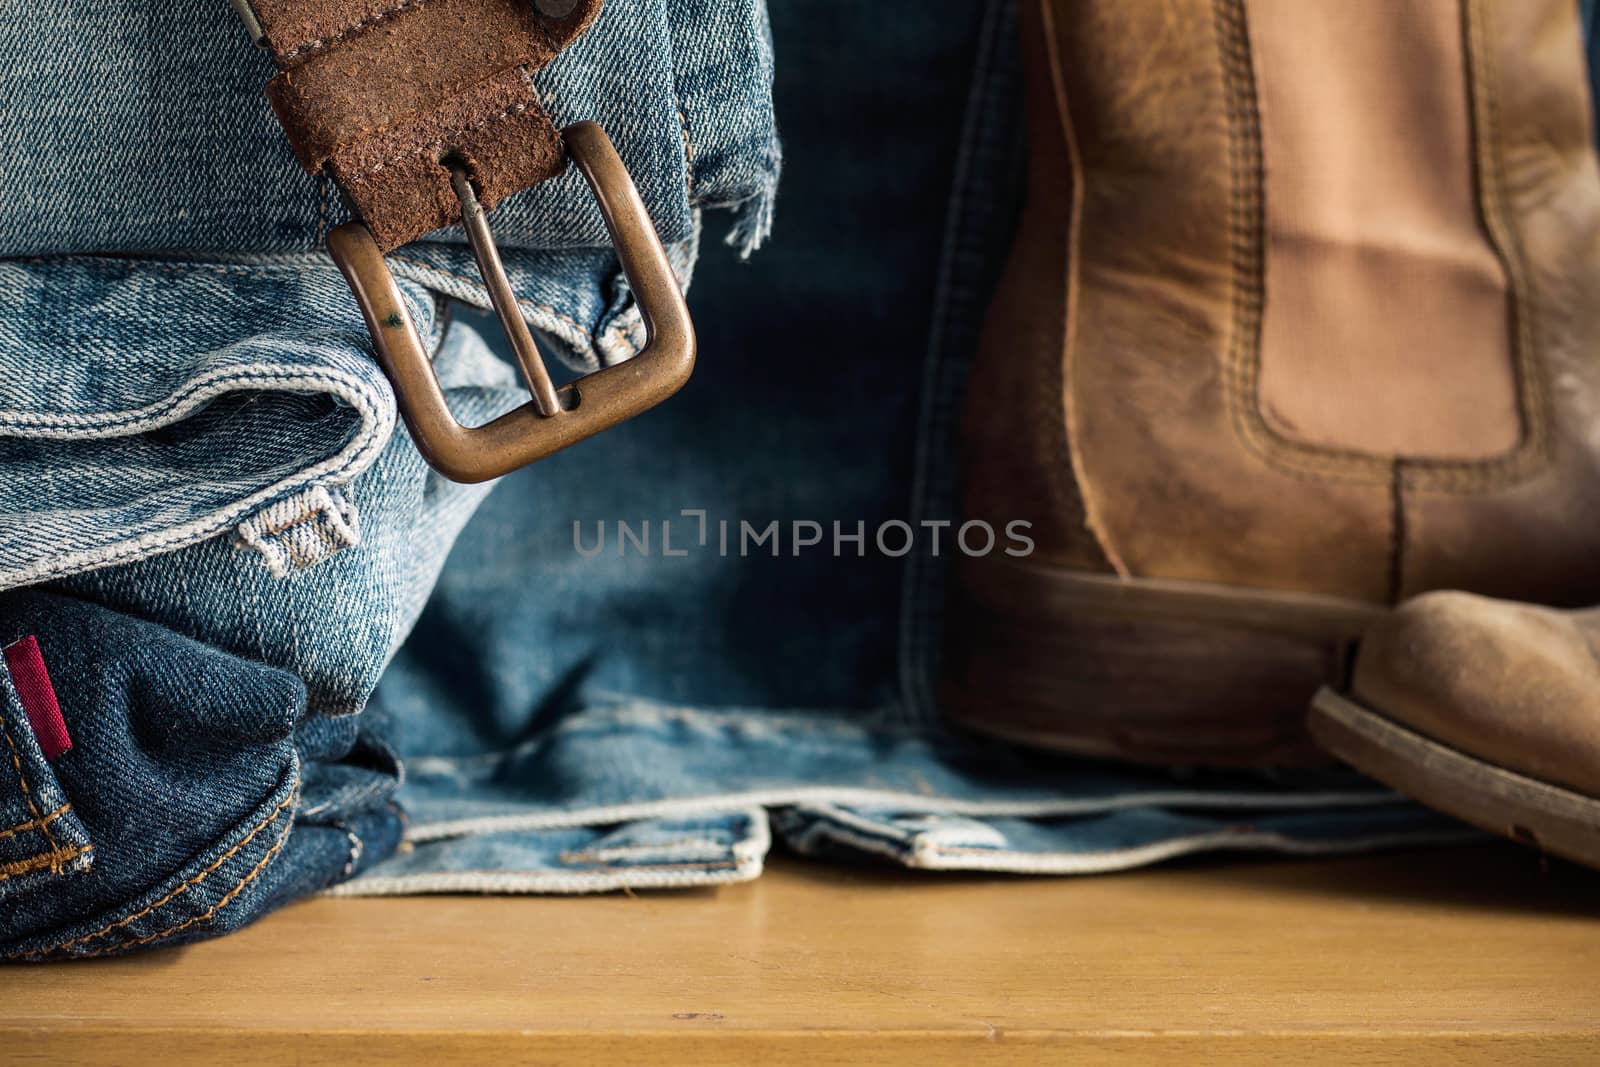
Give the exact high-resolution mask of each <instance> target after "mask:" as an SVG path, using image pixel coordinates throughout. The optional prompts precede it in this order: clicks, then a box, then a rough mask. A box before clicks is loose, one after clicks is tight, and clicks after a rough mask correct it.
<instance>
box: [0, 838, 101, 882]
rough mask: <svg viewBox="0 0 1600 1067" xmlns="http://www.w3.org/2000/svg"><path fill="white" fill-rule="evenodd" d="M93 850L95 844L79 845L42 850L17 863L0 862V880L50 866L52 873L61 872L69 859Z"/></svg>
mask: <svg viewBox="0 0 1600 1067" xmlns="http://www.w3.org/2000/svg"><path fill="white" fill-rule="evenodd" d="M93 851H94V846H93V845H79V846H78V847H77V848H69V849H65V850H63V849H55V850H53V851H51V852H41V853H39V855H37V856H34V857H32V858H31V859H25V860H17V861H16V862H15V863H7V864H0V882H3V881H5V880H6V879H7V878H15V877H16V876H17V875H21V874H31V873H33V872H34V871H37V870H42V869H44V868H46V867H48V868H50V872H51V873H52V874H60V873H61V871H62V869H63V868H65V867H66V865H67V861H68V860H74V859H77V858H78V857H79V856H81V855H83V854H84V853H86V852H93Z"/></svg>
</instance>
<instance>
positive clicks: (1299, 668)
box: [942, 559, 1385, 767]
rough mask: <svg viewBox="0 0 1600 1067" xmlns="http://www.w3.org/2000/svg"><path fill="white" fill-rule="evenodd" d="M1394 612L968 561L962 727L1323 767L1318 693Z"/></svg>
mask: <svg viewBox="0 0 1600 1067" xmlns="http://www.w3.org/2000/svg"><path fill="white" fill-rule="evenodd" d="M1384 610H1385V609H1384V608H1382V607H1379V606H1376V605H1371V604H1365V603H1362V602H1359V601H1348V600H1341V599H1337V598H1332V597H1320V596H1311V595H1300V594H1292V593H1270V592H1269V593H1259V592H1241V591H1239V590H1237V589H1232V588H1226V587H1221V586H1210V585H1205V584H1202V583H1188V582H1174V581H1161V580H1149V579H1121V578H1115V577H1108V576H1101V575H1092V574H1084V573H1080V572H1073V571H1067V570H1064V569H1061V568H1056V567H1051V566H1049V565H1047V564H1038V563H1032V562H1023V561H1017V560H1004V559H975V560H963V561H962V565H961V566H960V567H959V568H958V571H957V574H956V575H955V576H954V577H953V584H952V592H951V599H950V604H949V609H948V611H947V615H946V618H947V623H946V640H945V670H944V677H945V681H944V688H943V693H942V695H943V698H944V705H945V708H946V713H947V715H948V717H949V718H950V719H951V720H952V721H954V722H955V723H957V724H959V725H961V726H963V727H967V728H970V729H973V730H977V731H980V732H982V733H986V734H991V735H994V736H997V737H1001V738H1005V739H1007V740H1011V741H1016V742H1020V743H1022V744H1027V745H1033V746H1037V747H1043V748H1049V749H1056V750H1060V751H1064V752H1071V753H1076V754H1080V755H1086V756H1097V757H1105V758H1111V759H1122V760H1131V761H1135V762H1140V763H1161V764H1184V765H1190V764H1203V765H1207V766H1217V767H1262V766H1308V765H1309V766H1314V765H1320V764H1326V763H1328V762H1329V759H1328V757H1327V756H1326V755H1324V754H1322V753H1321V752H1320V750H1318V748H1317V747H1316V745H1315V744H1314V743H1313V742H1312V740H1311V738H1310V736H1309V735H1308V734H1307V733H1306V729H1305V725H1304V723H1305V714H1306V706H1307V704H1308V703H1309V702H1310V700H1311V697H1312V696H1313V695H1314V694H1315V693H1316V692H1317V689H1318V688H1319V687H1320V686H1322V685H1325V684H1331V685H1337V684H1339V683H1340V682H1341V681H1342V680H1343V678H1344V675H1345V674H1346V673H1347V671H1348V667H1349V664H1350V662H1351V659H1352V657H1353V655H1354V647H1355V639H1356V638H1357V637H1358V636H1359V635H1360V633H1361V631H1362V629H1363V628H1364V627H1365V625H1366V624H1367V623H1368V622H1370V621H1371V620H1372V619H1373V618H1374V617H1375V616H1376V615H1378V614H1380V613H1382V612H1383V611H1384Z"/></svg>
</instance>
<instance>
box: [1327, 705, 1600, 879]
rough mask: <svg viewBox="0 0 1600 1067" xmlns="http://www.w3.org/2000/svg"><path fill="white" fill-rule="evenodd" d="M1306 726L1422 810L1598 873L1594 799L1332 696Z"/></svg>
mask: <svg viewBox="0 0 1600 1067" xmlns="http://www.w3.org/2000/svg"><path fill="white" fill-rule="evenodd" d="M1307 718H1308V726H1309V728H1310V731H1311V734H1312V736H1313V737H1315V738H1316V740H1317V741H1318V743H1320V744H1321V745H1322V746H1323V747H1324V748H1326V749H1327V750H1328V751H1329V752H1330V753H1332V754H1333V755H1335V756H1337V757H1339V758H1340V759H1342V760H1344V761H1345V762H1346V763H1349V764H1351V765H1352V766H1354V767H1356V768H1358V769H1359V770H1361V771H1363V772H1365V773H1367V774H1369V775H1371V776H1372V777H1374V778H1376V779H1377V780H1378V781H1380V782H1383V783H1384V784H1385V785H1388V786H1390V787H1391V788H1393V789H1395V790H1397V791H1398V792H1401V793H1404V794H1405V795H1406V796H1408V797H1411V798H1412V799H1414V800H1418V801H1421V802H1422V803H1423V804H1426V805H1427V806H1428V807H1430V808H1433V809H1435V810H1437V811H1442V812H1444V813H1445V814H1447V815H1453V816H1455V817H1456V818H1458V819H1461V820H1463V821H1464V822H1469V823H1471V824H1472V825H1474V826H1477V827H1479V828H1481V829H1484V830H1488V831H1489V832H1490V833H1495V834H1503V835H1504V836H1506V837H1509V838H1511V839H1512V840H1514V841H1520V842H1522V843H1523V844H1526V845H1531V846H1533V847H1534V848H1538V849H1542V850H1543V851H1545V852H1549V853H1552V854H1553V855H1557V856H1563V857H1565V858H1567V859H1570V860H1576V861H1577V862H1579V863H1582V864H1586V865H1587V866H1590V867H1600V799H1596V798H1594V797H1590V796H1586V795H1585V794H1582V793H1575V792H1573V791H1572V790H1570V789H1564V788H1562V787H1561V786H1556V785H1551V784H1549V783H1548V782H1541V781H1539V780H1538V779H1536V778H1529V777H1527V776H1526V775H1522V774H1518V773H1516V772H1515V771H1508V770H1506V769H1505V768H1504V767H1497V766H1495V765H1494V764H1492V763H1486V762H1484V761H1483V760H1481V759H1478V758H1477V757H1475V756H1469V755H1467V754H1466V753H1464V752H1461V751H1460V750H1458V749H1454V748H1450V747H1449V746H1447V745H1441V744H1440V743H1439V742H1437V741H1433V740H1430V739H1429V738H1427V737H1424V736H1423V735H1422V734H1419V733H1417V732H1416V731H1414V730H1411V729H1409V728H1407V727H1405V726H1401V725H1400V724H1399V723H1397V722H1395V721H1394V720H1393V719H1390V718H1387V717H1385V716H1383V715H1380V714H1378V713H1377V712H1375V711H1372V710H1370V709H1368V708H1366V707H1364V706H1362V705H1361V704H1358V703H1356V702H1355V701H1353V700H1351V699H1350V698H1349V697H1346V696H1342V695H1341V694H1339V693H1336V692H1334V691H1333V690H1332V689H1324V690H1322V691H1321V692H1319V693H1318V694H1317V696H1316V699H1315V700H1314V701H1313V702H1312V705H1311V712H1310V714H1309V716H1308V717H1307Z"/></svg>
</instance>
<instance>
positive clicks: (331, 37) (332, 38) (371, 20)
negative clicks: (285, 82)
mask: <svg viewBox="0 0 1600 1067" xmlns="http://www.w3.org/2000/svg"><path fill="white" fill-rule="evenodd" d="M424 3H427V0H400V3H398V4H396V5H395V6H393V7H391V8H387V9H385V10H383V11H380V12H378V13H377V14H375V15H368V16H367V17H366V18H363V19H361V20H360V21H359V22H352V23H351V24H350V25H348V26H346V27H345V28H344V29H342V30H340V31H338V32H337V33H330V34H328V35H327V36H326V37H318V38H317V39H316V40H314V41H307V42H305V43H304V44H300V45H296V46H295V47H293V48H291V49H289V51H287V52H285V53H283V54H282V55H281V56H279V57H278V63H279V64H280V65H281V64H287V63H288V62H289V61H290V60H292V59H294V58H295V57H296V56H298V55H300V54H301V53H303V52H315V51H317V50H318V49H320V48H322V47H323V46H324V45H330V44H338V43H339V42H340V41H343V40H346V39H347V38H350V37H354V36H355V35H356V34H358V33H360V32H361V31H363V30H365V29H367V28H369V27H371V26H375V25H377V24H378V23H380V22H383V21H384V20H385V19H390V18H393V17H394V16H395V15H398V14H399V13H400V12H402V11H404V10H405V9H406V8H408V7H416V6H417V5H418V4H424ZM267 36H268V37H269V38H270V37H271V36H272V33H271V31H270V30H269V31H268V33H267Z"/></svg>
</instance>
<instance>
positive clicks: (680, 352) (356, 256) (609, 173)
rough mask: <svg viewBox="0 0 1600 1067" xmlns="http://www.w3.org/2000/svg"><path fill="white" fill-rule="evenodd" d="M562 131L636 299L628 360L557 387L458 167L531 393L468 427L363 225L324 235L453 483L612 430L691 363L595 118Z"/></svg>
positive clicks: (424, 444) (653, 247) (657, 249)
mask: <svg viewBox="0 0 1600 1067" xmlns="http://www.w3.org/2000/svg"><path fill="white" fill-rule="evenodd" d="M561 137H562V140H563V141H564V142H565V144H566V148H567V154H568V155H569V156H570V157H571V159H572V161H573V162H574V163H576V164H577V165H578V170H579V171H581V172H582V173H583V177H584V179H585V180H586V181H587V182H588V183H589V189H590V190H591V191H592V192H593V193H594V197H595V200H596V202H598V203H599V205H600V214H601V215H602V216H604V218H605V222H606V229H607V230H609V231H610V233H611V242H612V244H613V245H614V246H615V247H616V250H617V258H618V260H620V261H621V263H622V273H623V274H624V275H626V277H627V279H628V286H629V287H630V288H631V289H632V290H633V295H634V299H635V300H637V301H638V303H639V312H640V315H641V317H642V318H643V319H644V327H645V346H644V348H643V349H642V350H641V351H640V352H639V354H638V355H636V356H634V357H633V358H632V359H630V360H628V361H627V362H625V363H621V364H618V365H617V366H614V367H607V368H606V369H605V370H601V371H596V372H595V373H593V374H590V375H588V376H587V377H584V378H580V379H579V380H578V381H576V382H573V383H572V384H570V385H567V386H563V387H562V388H560V389H557V388H556V387H555V386H554V385H553V384H552V383H551V380H550V374H549V372H548V371H547V370H546V369H545V366H544V363H543V361H542V360H541V359H540V358H539V350H538V348H537V347H536V346H535V344H534V341H533V335H532V334H531V333H530V332H529V331H528V324H527V323H526V322H524V321H523V318H522V313H521V311H520V310H519V309H518V307H517V298H516V295H515V294H514V293H513V292H512V290H511V284H510V282H509V281H508V280H507V279H506V272H505V268H504V267H503V266H502V265H501V263H500V254H499V252H498V251H496V249H495V245H494V238H493V236H492V235H491V234H490V232H489V225H488V223H487V222H486V221H485V219H484V209H483V205H482V204H480V203H479V202H478V198H477V194H476V193H474V192H473V189H472V185H471V183H470V182H469V181H468V180H467V177H466V175H465V173H463V172H462V171H460V170H455V171H454V172H453V179H454V184H455V191H456V196H457V197H458V198H460V200H461V215H462V219H463V221H464V223H465V225H466V230H467V238H468V240H469V241H470V242H471V244H472V251H473V254H474V255H475V256H476V257H477V260H478V269H479V272H480V273H481V274H482V276H483V280H484V284H485V286H486V287H487V288H488V290H489V297H490V299H491V300H492V301H493V303H494V309H495V313H496V314H497V315H498V316H499V319H500V324H501V327H502V328H503V329H504V330H505V331H506V334H507V335H508V336H509V338H510V340H511V346H512V349H513V350H514V351H515V353H516V357H517V362H518V363H519V364H521V367H522V373H523V377H524V379H525V380H526V382H527V384H528V388H529V391H530V392H531V393H532V394H533V401H532V402H531V403H528V404H524V405H523V406H522V407H520V408H518V409H516V410H515V411H511V412H508V413H506V414H504V415H502V416H500V417H499V418H498V419H495V420H494V421H493V422H491V423H489V424H488V425H486V426H480V427H477V428H475V429H468V428H467V427H465V426H463V425H461V423H459V422H457V421H456V418H455V416H454V415H452V414H451V413H450V409H449V407H448V406H447V405H446V404H445V399H444V392H443V390H441V389H440V388H439V380H438V379H437V378H436V377H434V374H433V367H432V364H430V363H429V361H428V354H427V351H426V350H425V349H424V348H423V345H422V339H421V338H420V337H418V336H417V330H416V327H415V326H414V325H413V324H412V322H411V316H410V315H409V314H407V312H406V306H405V301H404V300H403V299H401V296H400V289H399V287H398V286H397V285H396V284H395V281H394V276H393V275H392V274H390V272H389V267H388V264H386V263H385V262H384V259H383V253H382V252H380V251H379V250H378V246H377V243H376V242H375V241H373V239H372V234H371V233H370V232H369V231H368V230H367V227H366V225H365V224H364V223H360V222H350V223H346V224H344V225H343V226H339V227H336V228H335V229H334V230H333V231H332V232H331V233H329V234H328V252H329V253H330V254H331V255H332V256H333V261H334V262H335V263H337V264H338V265H339V270H340V271H341V272H342V273H343V274H344V276H345V280H346V281H348V282H349V283H350V289H351V291H352V292H353V293H355V297H356V302H357V303H358V304H360V305H361V314H362V315H363V316H364V317H365V318H366V320H367V329H368V331H369V332H370V333H371V334H372V343H373V346H374V347H375V348H376V349H377V353H378V362H379V363H380V364H381V365H382V366H383V369H384V372H385V373H386V374H388V376H389V380H390V382H392V383H393V385H394V392H395V398H396V400H397V401H398V403H399V406H400V414H401V415H402V416H403V417H404V418H405V420H406V425H407V426H408V427H410V428H411V437H412V439H413V440H414V441H415V442H416V444H417V450H418V451H420V452H421V453H422V456H423V458H424V459H426V460H427V461H428V463H429V464H430V465H431V466H432V467H433V468H434V469H435V470H437V471H439V473H441V474H443V475H444V476H445V477H447V478H450V479H452V480H453V481H457V482H482V481H487V480H489V479H490V478H498V477H500V476H501V475H502V474H507V473H509V472H511V471H514V470H516V469H517V468H519V467H524V466H527V465H528V464H529V463H532V462H534V461H535V460H538V459H542V458H544V457H545V456H548V455H550V454H551V453H552V452H556V451H559V450H560V449H563V448H566V447H567V446H568V445H572V444H576V443H577V442H579V441H581V440H583V439H584V438H586V437H590V436H593V435H594V434H597V433H599V432H600V431H602V430H606V429H609V428H610V427H612V426H615V425H616V424H617V423H619V422H623V421H625V420H627V419H630V418H632V417H633V416H635V415H637V414H639V413H640V412H642V411H645V410H647V409H649V408H652V407H654V406H655V405H657V404H659V403H661V401H663V400H665V399H666V398H667V397H669V396H671V395H672V394H673V393H675V392H677V391H678V389H679V388H681V387H682V386H683V383H684V382H686V381H688V379H689V373H690V371H692V370H693V369H694V354H695V339H694V325H693V323H691V322H690V320H689V308H688V306H687V305H686V304H685V303H684V300H683V291H682V290H681V289H680V288H679V287H678V280H677V278H676V277H675V276H674V275H673V273H672V267H671V265H670V264H668V262H667V254H666V251H665V250H664V249H663V248H662V247H661V240H660V238H658V237H657V236H656V231H655V227H654V225H652V224H651V222H650V215H649V213H648V212H646V211H645V207H644V202H643V201H641V200H640V199H639V192H638V190H637V189H635V188H634V185H633V179H632V178H630V177H629V176H628V170H627V168H626V167H625V166H624V165H623V163H622V160H621V158H620V157H618V155H617V150H616V149H615V148H614V147H613V146H612V144H611V139H610V138H608V137H607V136H606V134H605V131H604V130H602V129H601V128H600V127H599V126H597V125H595V124H594V123H592V122H580V123H577V124H576V125H573V126H569V127H567V129H566V130H564V131H563V132H562V135H561Z"/></svg>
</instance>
